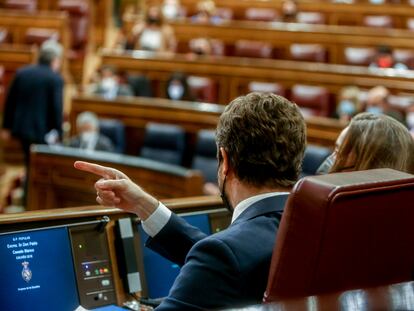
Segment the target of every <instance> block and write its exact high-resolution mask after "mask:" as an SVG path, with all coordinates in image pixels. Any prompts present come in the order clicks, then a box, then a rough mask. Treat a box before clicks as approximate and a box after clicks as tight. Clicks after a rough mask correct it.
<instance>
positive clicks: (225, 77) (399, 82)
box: [102, 51, 414, 116]
mask: <svg viewBox="0 0 414 311" xmlns="http://www.w3.org/2000/svg"><path fill="white" fill-rule="evenodd" d="M102 64H104V65H110V66H113V67H116V68H118V69H120V70H123V71H125V72H127V73H129V74H136V73H140V74H144V75H146V77H147V78H148V79H150V80H152V81H157V82H158V84H157V85H158V89H157V90H153V91H154V92H153V93H154V95H155V96H157V97H163V96H164V90H165V89H166V88H165V85H166V81H168V78H169V77H170V76H171V74H172V73H174V72H185V73H186V74H187V75H194V76H200V77H206V78H210V79H211V81H212V82H213V83H214V84H215V86H216V88H217V94H218V97H217V102H218V103H221V104H227V103H229V102H230V101H231V100H232V99H234V98H236V97H237V96H239V95H240V94H244V93H246V92H247V91H248V90H249V84H250V83H251V82H270V83H278V84H279V85H281V86H282V87H283V88H284V89H285V90H292V88H293V86H294V85H305V86H311V87H313V86H316V87H323V88H325V89H326V90H327V92H328V93H329V105H328V109H326V110H325V112H324V114H323V115H325V116H330V115H331V114H332V112H333V111H334V109H335V104H336V102H337V96H338V94H339V93H340V91H341V89H342V88H343V87H345V86H349V85H356V86H358V87H360V88H361V89H370V88H372V87H374V86H378V85H383V86H385V87H387V88H389V89H390V91H391V93H393V94H395V95H398V94H400V93H407V94H410V93H411V94H412V93H413V91H414V87H413V85H412V83H411V81H410V80H411V79H412V77H413V76H414V73H413V72H412V71H409V70H404V71H399V70H394V69H372V68H364V67H359V66H358V67H357V66H349V65H332V64H313V63H308V62H294V61H281V60H268V59H244V58H238V57H195V58H189V57H187V56H186V55H180V54H168V53H167V54H161V53H158V54H155V53H150V52H145V51H134V52H131V53H116V52H111V51H105V52H104V53H103V54H102ZM301 89H302V90H303V88H301ZM308 89H309V90H312V92H314V91H315V90H316V89H315V88H308ZM312 92H311V91H310V93H312ZM308 93H309V92H308ZM285 95H286V94H285ZM289 96H291V94H290V93H289V92H287V97H289ZM306 96H307V95H306ZM295 100H296V99H295ZM297 100H298V101H300V99H297ZM298 103H299V102H298ZM303 105H304V107H305V105H307V103H306V102H303ZM312 106H314V104H312V105H310V106H309V108H313V107H312ZM326 111H328V113H326Z"/></svg>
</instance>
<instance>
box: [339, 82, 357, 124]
mask: <svg viewBox="0 0 414 311" xmlns="http://www.w3.org/2000/svg"><path fill="white" fill-rule="evenodd" d="M359 94H360V92H359V89H358V87H356V86H347V87H344V88H343V89H342V90H341V93H340V95H339V103H338V105H337V108H336V113H337V115H338V118H339V119H340V120H342V121H349V120H351V118H352V117H353V116H354V115H356V114H357V113H358V112H360V109H361V103H360V100H359Z"/></svg>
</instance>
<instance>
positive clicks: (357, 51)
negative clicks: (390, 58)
mask: <svg viewBox="0 0 414 311" xmlns="http://www.w3.org/2000/svg"><path fill="white" fill-rule="evenodd" d="M376 55H377V51H376V49H375V48H371V47H347V48H345V50H344V58H345V63H347V64H349V65H359V66H368V65H369V64H370V63H371V62H372V61H373V60H374V58H375V56H376Z"/></svg>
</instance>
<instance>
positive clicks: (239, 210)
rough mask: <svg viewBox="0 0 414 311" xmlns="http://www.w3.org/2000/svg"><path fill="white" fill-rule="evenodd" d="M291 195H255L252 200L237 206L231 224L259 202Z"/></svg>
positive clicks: (274, 193)
mask: <svg viewBox="0 0 414 311" xmlns="http://www.w3.org/2000/svg"><path fill="white" fill-rule="evenodd" d="M286 194H289V192H269V193H263V194H258V195H254V196H252V197H250V198H247V199H245V200H243V201H241V202H240V203H239V204H237V206H236V207H235V208H234V211H233V216H232V218H231V223H233V222H234V221H235V220H236V219H237V218H238V217H239V216H240V215H241V214H242V213H243V212H244V211H245V210H246V209H247V208H249V207H250V206H252V205H253V204H254V203H256V202H259V201H260V200H263V199H266V198H270V197H274V196H278V195H286Z"/></svg>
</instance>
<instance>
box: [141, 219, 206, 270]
mask: <svg viewBox="0 0 414 311" xmlns="http://www.w3.org/2000/svg"><path fill="white" fill-rule="evenodd" d="M206 236H207V235H206V234H205V233H203V232H202V231H201V230H200V229H198V228H196V227H193V226H191V225H190V224H188V223H187V222H186V221H185V220H183V219H182V218H180V217H178V216H177V215H175V214H174V213H172V214H171V218H170V220H169V221H168V223H167V224H166V225H165V226H164V228H162V230H161V231H160V232H159V233H158V234H157V235H156V236H155V237H153V238H149V239H148V240H147V243H146V246H147V247H149V248H150V249H152V250H153V251H155V252H157V253H158V254H160V255H161V256H163V257H165V258H167V259H168V260H170V261H172V262H174V263H176V264H178V265H179V266H182V265H184V262H185V258H186V257H187V254H188V252H189V251H190V249H191V248H192V247H193V246H194V244H195V243H197V242H198V241H200V240H201V239H204V238H205V237H206Z"/></svg>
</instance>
